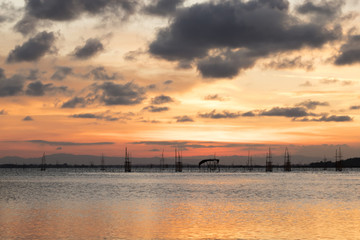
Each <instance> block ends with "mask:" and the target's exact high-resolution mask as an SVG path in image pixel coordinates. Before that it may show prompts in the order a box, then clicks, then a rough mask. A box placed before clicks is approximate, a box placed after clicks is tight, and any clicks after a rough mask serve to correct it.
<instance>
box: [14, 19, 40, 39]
mask: <svg viewBox="0 0 360 240" xmlns="http://www.w3.org/2000/svg"><path fill="white" fill-rule="evenodd" d="M37 25H38V20H37V18H35V17H33V16H29V15H25V16H24V17H23V18H22V19H21V20H20V21H18V22H17V23H16V24H15V26H14V30H15V31H17V32H19V33H21V34H22V35H24V36H27V35H29V34H31V33H34V32H36V29H37Z"/></svg>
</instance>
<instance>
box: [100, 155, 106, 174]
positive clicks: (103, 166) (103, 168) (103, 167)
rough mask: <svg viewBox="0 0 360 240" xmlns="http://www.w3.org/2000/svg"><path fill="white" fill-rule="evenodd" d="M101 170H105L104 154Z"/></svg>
mask: <svg viewBox="0 0 360 240" xmlns="http://www.w3.org/2000/svg"><path fill="white" fill-rule="evenodd" d="M100 170H101V171H104V170H105V159H104V154H102V155H101V168H100Z"/></svg>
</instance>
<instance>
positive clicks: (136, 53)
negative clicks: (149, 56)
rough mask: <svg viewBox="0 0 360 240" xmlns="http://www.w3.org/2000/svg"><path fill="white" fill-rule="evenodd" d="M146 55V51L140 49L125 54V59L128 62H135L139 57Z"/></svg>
mask: <svg viewBox="0 0 360 240" xmlns="http://www.w3.org/2000/svg"><path fill="white" fill-rule="evenodd" d="M142 54H144V51H143V50H141V49H139V50H136V51H129V52H127V53H126V54H125V56H124V59H125V60H127V61H135V60H136V59H137V57H138V56H140V55H142Z"/></svg>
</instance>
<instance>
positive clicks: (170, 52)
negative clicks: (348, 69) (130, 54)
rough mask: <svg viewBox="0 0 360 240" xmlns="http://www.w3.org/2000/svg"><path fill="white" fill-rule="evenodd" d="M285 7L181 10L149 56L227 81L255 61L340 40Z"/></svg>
mask: <svg viewBox="0 0 360 240" xmlns="http://www.w3.org/2000/svg"><path fill="white" fill-rule="evenodd" d="M288 5H289V2H288V1H286V0H268V1H266V0H252V1H247V2H243V1H230V0H229V1H218V2H207V3H199V4H195V5H192V6H191V7H188V8H183V9H182V10H181V11H179V12H178V13H177V14H176V16H175V18H174V19H173V20H172V21H171V23H170V25H169V26H168V27H165V28H162V29H160V31H159V32H158V34H157V36H156V39H155V40H154V41H153V42H152V43H151V44H150V45H149V52H150V53H151V54H152V55H154V56H157V57H160V58H163V59H167V60H170V61H184V60H185V61H196V63H197V65H198V70H199V71H200V72H201V74H202V75H203V76H204V77H228V78H231V77H233V76H235V75H237V74H238V73H239V71H240V70H242V69H247V68H250V67H252V66H253V65H254V64H255V62H256V60H257V59H259V58H261V57H266V56H268V55H270V54H273V53H283V52H287V51H292V50H299V49H302V48H303V47H310V48H320V47H322V46H323V45H324V44H326V43H328V42H330V41H333V40H336V39H338V38H339V37H340V36H341V29H340V28H335V27H331V26H327V25H324V24H322V25H321V24H317V23H316V22H306V21H303V20H301V19H300V18H298V17H296V16H295V15H294V14H293V13H292V12H291V11H290V10H289V6H288ZM214 50H215V51H214Z"/></svg>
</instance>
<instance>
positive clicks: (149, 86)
mask: <svg viewBox="0 0 360 240" xmlns="http://www.w3.org/2000/svg"><path fill="white" fill-rule="evenodd" d="M146 88H148V89H155V88H156V84H150V85H148V86H147V87H146Z"/></svg>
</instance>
